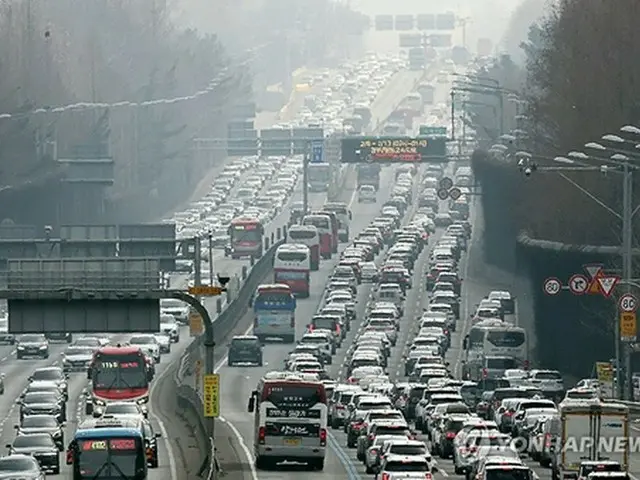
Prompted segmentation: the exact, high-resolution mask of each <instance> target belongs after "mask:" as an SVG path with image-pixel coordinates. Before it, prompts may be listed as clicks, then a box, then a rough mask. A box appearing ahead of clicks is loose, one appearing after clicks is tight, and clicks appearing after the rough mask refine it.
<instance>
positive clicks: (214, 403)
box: [204, 373, 220, 418]
mask: <svg viewBox="0 0 640 480" xmlns="http://www.w3.org/2000/svg"><path fill="white" fill-rule="evenodd" d="M204 416H205V417H207V418H212V417H213V418H217V417H219V416H220V375H218V374H217V373H212V374H209V375H205V376H204Z"/></svg>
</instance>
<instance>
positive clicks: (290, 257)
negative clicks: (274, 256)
mask: <svg viewBox="0 0 640 480" xmlns="http://www.w3.org/2000/svg"><path fill="white" fill-rule="evenodd" d="M307 257H308V255H307V254H306V253H303V252H278V260H282V261H283V262H304V261H305V260H306V259H307Z"/></svg>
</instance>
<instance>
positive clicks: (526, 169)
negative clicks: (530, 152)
mask: <svg viewBox="0 0 640 480" xmlns="http://www.w3.org/2000/svg"><path fill="white" fill-rule="evenodd" d="M523 172H524V174H525V176H526V177H529V176H531V174H532V173H533V169H532V168H531V167H525V169H524V170H523Z"/></svg>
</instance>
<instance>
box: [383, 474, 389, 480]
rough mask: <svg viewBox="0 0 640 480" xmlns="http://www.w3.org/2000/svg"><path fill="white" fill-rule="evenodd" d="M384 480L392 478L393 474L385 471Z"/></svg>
mask: <svg viewBox="0 0 640 480" xmlns="http://www.w3.org/2000/svg"><path fill="white" fill-rule="evenodd" d="M382 480H391V475H389V474H388V473H386V472H385V473H383V474H382Z"/></svg>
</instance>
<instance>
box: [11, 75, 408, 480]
mask: <svg viewBox="0 0 640 480" xmlns="http://www.w3.org/2000/svg"><path fill="white" fill-rule="evenodd" d="M419 78H420V74H418V73H416V72H400V73H398V74H397V75H395V77H394V78H393V79H392V80H391V82H390V84H389V85H388V86H387V87H386V88H385V89H384V90H383V92H382V93H381V94H380V95H379V97H378V99H377V100H376V102H375V103H374V105H373V108H372V111H373V117H374V119H376V120H377V121H380V120H382V119H384V118H386V117H387V116H388V115H389V114H390V113H391V112H392V111H393V109H394V108H395V107H396V106H397V105H398V104H399V103H400V101H401V100H402V98H403V97H404V96H405V95H406V94H407V93H408V92H409V91H410V90H411V89H412V87H413V86H414V85H415V83H416V82H417V81H418V80H419ZM390 175H391V173H390V172H388V171H385V172H383V183H387V184H388V183H389V182H390ZM354 188H355V184H354V182H350V185H349V188H347V189H345V192H343V197H344V198H343V199H344V200H346V201H347V202H348V203H349V202H350V201H351V200H352V198H353V193H354V190H353V189H354ZM383 193H384V192H383ZM383 197H384V195H382V196H381V197H380V198H381V199H382V198H383ZM294 198H295V199H299V198H301V191H299V190H296V192H295V193H294ZM324 201H325V197H324V195H323V194H312V195H311V196H310V202H311V203H312V204H313V205H317V206H320V205H322V203H324ZM352 209H353V212H354V221H353V224H352V231H353V232H354V233H357V232H358V231H359V230H361V229H362V228H364V227H366V226H367V225H368V223H369V221H370V220H371V219H372V218H373V217H374V216H376V215H377V214H378V212H379V209H380V203H378V204H375V205H372V204H367V205H360V204H357V203H353V204H352ZM288 217H289V211H288V209H286V208H285V209H284V210H283V211H282V212H281V214H280V215H279V216H278V217H276V218H275V219H274V221H273V222H271V224H270V226H269V227H268V228H267V232H268V234H269V235H270V233H271V231H274V229H275V228H277V227H278V226H282V225H284V224H285V223H286V221H287V220H288ZM334 259H335V260H334V261H333V262H332V261H329V262H324V264H323V266H322V268H321V270H320V271H319V272H314V278H313V282H314V293H313V294H312V296H311V298H309V299H307V300H305V301H303V302H301V306H300V307H299V310H300V311H299V313H298V315H299V318H300V319H302V320H301V322H299V332H298V334H301V333H302V328H303V325H304V319H305V318H308V317H310V316H311V314H312V313H313V312H315V308H316V307H317V303H318V302H319V300H320V295H321V293H322V290H323V287H324V283H325V282H326V279H327V276H328V275H329V273H330V271H331V268H332V265H333V264H334V263H335V261H337V257H334ZM245 265H247V266H248V262H246V261H242V260H231V259H225V258H223V257H221V254H220V253H218V252H217V255H216V259H215V260H214V268H215V271H216V272H220V273H224V274H231V275H234V274H235V275H240V271H241V268H242V266H245ZM176 280H177V282H178V283H177V286H180V282H182V285H183V286H184V283H185V281H186V279H185V278H181V279H176ZM174 285H176V283H174ZM361 295H363V297H362V302H363V303H364V301H365V300H366V297H365V296H364V295H366V293H365V292H364V290H363V292H362V293H361ZM214 302H215V301H214ZM207 306H208V308H209V309H210V310H214V308H215V303H209V304H208V305H207ZM248 321H249V318H248V317H246V318H244V319H240V320H239V324H243V323H247V325H248ZM184 330H185V329H183V332H182V335H181V342H180V343H179V344H174V345H173V348H172V352H171V353H170V354H166V355H163V358H162V362H161V363H160V364H159V365H158V366H157V375H156V380H154V384H153V388H152V395H151V397H152V399H151V404H150V406H151V418H152V422H153V423H154V424H155V426H156V428H157V429H158V431H159V432H160V433H161V434H162V437H163V438H162V439H161V441H160V442H159V448H160V467H159V468H158V469H153V470H150V478H151V479H153V480H168V479H172V480H177V479H178V478H183V475H182V471H183V470H184V468H183V465H181V464H180V462H181V458H180V457H181V455H180V452H178V451H177V449H176V446H175V443H174V440H173V439H172V438H169V437H170V436H171V437H173V436H175V435H176V432H174V431H171V432H168V431H167V427H166V426H165V423H164V422H163V421H161V419H160V418H159V417H158V416H156V415H155V414H154V411H155V410H156V409H157V405H158V399H159V397H160V396H163V397H164V396H166V395H170V394H171V392H169V391H165V390H163V391H162V392H160V391H158V390H159V389H163V388H166V385H168V384H169V382H163V380H164V379H165V378H166V377H167V376H168V375H169V374H171V368H170V367H171V365H172V364H174V363H175V362H176V361H177V360H178V359H179V358H180V357H181V354H182V352H183V351H184V349H185V348H186V346H187V345H188V344H189V342H190V339H189V337H188V332H187V331H184ZM125 339H126V337H125V336H122V337H119V338H116V339H115V340H116V341H117V340H120V341H124V340H125ZM65 348H66V344H52V345H51V354H50V357H49V358H48V359H43V360H38V359H27V360H17V359H16V356H15V349H14V347H13V346H0V373H3V374H4V375H5V393H4V395H2V396H0V437H1V439H2V441H3V443H4V444H9V443H11V442H12V440H13V438H14V435H15V430H14V425H15V424H17V423H18V421H19V405H18V399H19V397H20V394H21V393H22V391H23V390H24V388H25V387H26V385H27V383H28V377H29V376H30V375H31V374H32V373H33V372H34V371H35V370H36V369H37V368H40V367H45V366H50V365H54V364H59V363H60V360H61V353H62V352H63V351H64V349H65ZM289 349H290V347H289V346H283V345H277V344H276V345H270V346H269V347H268V348H267V351H266V352H265V353H266V355H265V366H264V367H263V368H262V369H245V368H241V369H227V368H226V367H223V369H224V371H223V372H221V373H222V374H223V375H222V379H223V385H222V388H221V391H222V393H223V396H224V398H223V400H222V409H223V415H224V416H225V417H227V418H228V420H229V421H231V422H232V423H233V424H234V425H236V423H238V425H237V428H238V430H239V431H240V432H241V436H242V438H244V439H246V440H245V441H247V442H249V441H250V439H251V438H252V434H253V432H252V431H251V429H250V426H248V424H247V419H248V418H249V416H248V415H247V414H246V412H245V409H244V406H245V404H246V397H247V392H248V391H249V390H250V389H251V388H253V387H254V386H255V383H256V382H257V379H258V378H259V376H260V375H261V374H262V373H264V371H267V370H271V369H278V368H281V367H282V361H283V359H284V356H285V355H286V354H287V353H288V351H289ZM247 377H248V378H247ZM87 385H88V384H87V378H86V374H84V373H72V374H70V377H69V401H68V404H67V405H68V412H67V414H68V421H67V423H66V425H65V435H66V439H67V440H68V439H69V438H71V436H72V435H73V432H74V431H75V429H76V426H77V425H78V423H79V422H81V421H82V419H83V417H84V394H83V392H84V391H85V390H86V388H87ZM237 417H239V418H240V420H241V421H238V422H236V418H237ZM242 422H244V423H242ZM332 443H335V444H336V445H337V444H338V443H339V439H337V438H335V439H332ZM332 455H333V457H330V459H329V461H328V462H327V465H328V466H327V469H326V471H325V474H332V475H338V476H343V475H344V472H345V471H346V470H345V468H347V467H346V466H345V465H347V464H348V462H347V460H346V457H345V456H344V454H342V453H340V450H338V449H336V451H335V452H334V453H333V454H332ZM61 463H62V465H63V468H62V476H63V477H65V478H69V477H70V476H71V472H70V469H69V468H68V467H67V466H66V465H64V457H63V455H61ZM248 464H249V461H248V460H247V465H248ZM332 472H333V473H332ZM275 476H279V475H278V474H275Z"/></svg>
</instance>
